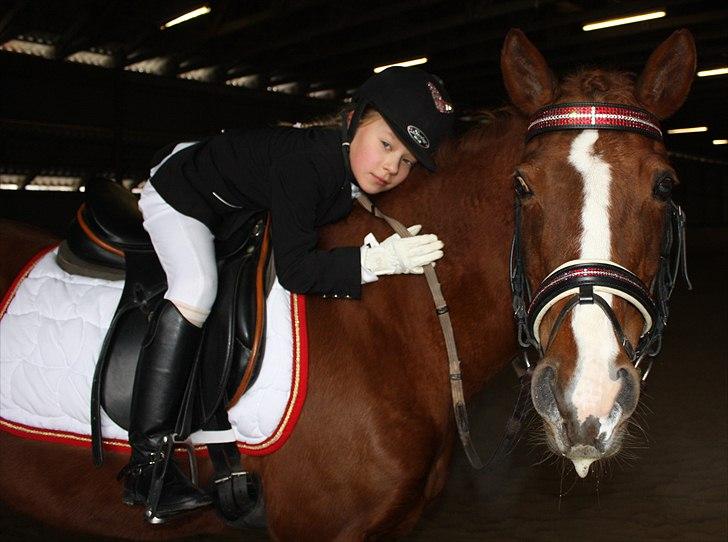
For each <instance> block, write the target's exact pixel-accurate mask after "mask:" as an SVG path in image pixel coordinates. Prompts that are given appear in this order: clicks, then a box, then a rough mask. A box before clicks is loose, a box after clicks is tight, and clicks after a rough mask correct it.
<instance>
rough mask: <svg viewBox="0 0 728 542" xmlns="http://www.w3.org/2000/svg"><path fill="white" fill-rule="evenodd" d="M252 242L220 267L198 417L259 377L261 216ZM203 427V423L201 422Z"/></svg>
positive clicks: (264, 255)
mask: <svg viewBox="0 0 728 542" xmlns="http://www.w3.org/2000/svg"><path fill="white" fill-rule="evenodd" d="M257 218H258V220H257V223H256V226H255V227H254V228H253V230H252V234H251V235H250V237H249V239H248V243H247V244H246V245H245V246H244V247H243V249H242V250H240V251H238V252H237V253H236V254H235V256H234V257H232V258H229V259H228V260H226V261H225V262H223V263H222V264H221V267H220V271H219V275H218V276H219V279H218V280H219V286H218V297H217V298H216V300H215V304H214V305H213V308H212V312H211V313H210V316H209V317H208V319H207V322H206V323H205V335H204V338H203V343H202V348H201V354H200V355H201V356H202V358H201V360H200V372H199V375H198V380H197V384H198V402H199V406H198V407H196V408H195V412H196V414H197V415H198V416H199V419H198V420H196V421H195V422H193V424H196V423H197V421H202V420H207V419H209V418H210V416H212V415H213V414H214V412H215V410H216V408H217V407H218V406H219V405H220V404H221V403H223V404H224V405H227V404H228V402H229V401H230V399H231V398H232V397H233V396H234V395H235V394H236V392H237V391H238V389H239V388H243V389H246V388H247V387H248V386H250V384H252V382H253V381H254V380H255V376H257V371H256V368H257V365H258V364H257V362H258V360H259V359H260V354H261V352H262V350H263V347H262V343H263V342H264V340H263V338H264V337H265V290H264V284H265V281H264V278H265V269H266V265H267V264H268V260H269V258H268V255H269V247H268V227H267V224H266V219H265V216H264V215H261V216H258V217H257ZM202 423H204V422H202Z"/></svg>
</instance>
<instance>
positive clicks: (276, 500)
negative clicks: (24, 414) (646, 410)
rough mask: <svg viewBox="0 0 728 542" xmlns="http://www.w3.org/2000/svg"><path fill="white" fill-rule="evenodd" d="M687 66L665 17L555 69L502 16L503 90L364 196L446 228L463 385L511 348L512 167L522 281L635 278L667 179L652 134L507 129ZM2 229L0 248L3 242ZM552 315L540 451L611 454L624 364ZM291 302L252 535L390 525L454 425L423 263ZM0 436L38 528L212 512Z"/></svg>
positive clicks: (685, 45) (2, 484)
mask: <svg viewBox="0 0 728 542" xmlns="http://www.w3.org/2000/svg"><path fill="white" fill-rule="evenodd" d="M694 68H695V50H694V45H693V41H692V37H691V36H690V34H689V33H688V32H687V31H678V32H676V33H674V34H673V35H672V36H671V37H670V38H669V39H668V40H667V41H665V42H664V43H663V44H662V45H660V46H659V47H658V48H657V50H656V51H655V52H654V53H653V54H652V55H651V57H650V58H649V60H648V62H647V65H646V67H645V68H644V71H643V72H642V74H641V75H640V76H639V78H637V79H634V78H633V77H631V76H630V75H628V74H625V73H621V72H616V71H605V70H601V69H589V70H583V71H580V72H578V73H575V74H572V75H570V76H569V77H567V78H565V79H564V80H562V81H561V82H559V81H557V80H556V79H555V78H554V76H553V75H552V73H551V71H550V70H549V68H548V66H547V64H546V62H545V60H544V59H543V57H542V56H541V54H540V53H539V52H538V51H537V50H536V48H535V47H534V46H533V45H532V44H531V43H530V42H529V41H528V40H527V38H526V37H525V36H524V35H523V34H522V33H521V32H520V31H518V30H512V31H511V32H510V33H509V34H508V36H507V38H506V40H505V45H504V48H503V52H502V71H503V75H504V80H505V86H506V88H507V90H508V92H509V94H510V97H511V100H512V102H513V104H514V107H511V108H509V109H507V110H504V111H502V112H498V113H496V114H493V115H491V117H490V119H489V122H487V123H485V124H483V125H481V126H479V127H477V128H475V129H473V130H472V131H470V132H469V133H467V134H466V135H464V136H463V137H462V138H460V139H458V140H454V141H452V142H450V143H449V144H448V145H445V146H444V147H443V148H442V149H441V151H440V152H439V156H438V160H439V163H440V170H439V173H438V174H436V175H429V174H426V173H418V174H413V176H412V177H413V178H411V179H410V180H409V181H408V182H407V183H405V184H404V185H402V186H401V187H400V188H398V189H397V190H395V191H393V192H391V193H386V194H383V195H382V196H381V197H380V198H379V199H378V202H377V204H378V206H379V207H380V208H381V209H382V210H383V211H384V212H386V213H387V214H389V215H392V216H395V217H396V218H398V219H399V220H400V221H402V222H403V223H405V224H414V223H422V224H424V225H425V229H426V230H427V231H432V232H436V233H437V234H438V235H439V236H440V237H441V238H442V239H443V240H444V242H445V247H446V257H445V258H444V259H443V260H441V262H438V264H437V272H438V274H439V277H440V281H441V283H442V287H443V292H444V295H445V297H446V299H447V301H448V304H449V307H450V315H451V318H452V322H453V327H454V330H455V337H456V340H457V345H458V350H459V355H460V358H461V362H462V373H463V382H464V388H465V394H466V397H472V395H473V394H475V393H477V392H479V391H480V390H482V389H483V387H484V385H485V384H486V382H487V381H488V380H489V378H491V377H492V376H493V375H494V374H495V372H496V371H498V370H499V369H501V368H502V367H503V366H504V365H505V363H506V362H507V361H508V360H510V359H511V358H512V357H513V356H514V354H516V353H517V351H518V342H517V340H516V327H515V326H514V323H513V320H514V319H513V306H512V296H511V294H510V292H509V264H510V257H509V255H510V250H511V241H512V238H513V232H514V225H515V221H514V172H515V183H516V187H517V192H518V193H519V194H520V196H521V198H520V199H521V209H522V218H521V219H520V229H521V231H522V236H521V237H522V247H521V249H522V253H523V255H524V262H525V264H524V267H523V271H524V276H525V278H526V280H527V282H528V285H529V287H530V289H531V290H532V291H536V289H537V288H538V285H539V283H540V282H541V281H542V280H543V279H544V278H545V277H547V275H548V274H549V273H550V272H551V271H552V270H554V269H556V268H558V267H559V266H561V265H562V264H564V263H565V262H571V261H581V260H586V259H588V260H593V261H611V262H613V263H614V264H617V265H618V266H621V267H623V268H626V269H629V270H631V271H632V272H633V273H634V274H635V275H636V276H637V277H638V278H639V279H640V280H641V281H642V282H643V283H645V284H650V283H651V281H652V279H653V277H654V276H655V274H656V272H657V270H658V259H659V250H660V239H661V234H662V232H663V229H664V227H665V220H666V219H665V216H666V213H665V209H666V206H667V205H668V203H667V202H666V199H667V198H666V195H667V192H669V188H670V186H669V185H670V184H671V183H672V182H673V180H674V179H675V174H674V171H673V170H672V169H671V168H670V165H669V163H668V160H667V153H666V150H665V147H664V146H663V144H662V142H661V141H659V140H656V139H651V138H649V137H646V136H645V135H641V134H637V133H632V132H620V131H601V130H599V131H597V130H569V131H559V132H550V133H545V134H541V135H538V136H536V137H533V138H532V139H530V140H529V142H528V143H525V135H526V132H527V128H528V125H529V122H528V118H529V117H530V116H531V115H533V114H534V112H536V111H537V110H538V109H539V108H542V107H543V106H547V105H549V104H553V103H564V102H609V103H619V104H624V105H627V106H638V107H641V108H644V109H646V110H648V111H650V112H651V113H652V114H653V115H655V116H656V117H659V118H664V117H667V116H668V115H670V114H672V113H673V112H674V111H675V110H676V109H677V108H678V107H679V106H680V105H681V103H682V102H683V101H684V99H685V97H686V95H687V92H688V90H689V87H690V83H691V81H692V77H693V72H694ZM369 231H374V233H375V234H376V235H377V237H380V236H386V235H389V234H390V232H389V231H388V227H387V226H385V225H384V223H383V222H381V221H379V220H377V219H375V218H374V217H372V216H371V215H369V214H367V213H366V212H365V211H363V210H361V209H357V210H355V211H354V212H353V213H352V214H351V215H350V217H349V218H348V219H347V220H346V221H344V222H343V223H339V224H337V225H335V226H331V227H328V228H326V229H325V230H324V231H323V232H322V245H323V246H324V247H329V246H334V245H343V244H355V243H357V242H358V240H360V239H362V238H363V237H364V235H365V234H366V233H367V232H369ZM11 241H12V240H11V239H8V241H7V242H4V243H3V252H6V251H8V250H10V251H12V250H13V249H14V247H13V245H14V243H13V242H11ZM2 258H4V256H0V260H2ZM606 302H607V304H608V305H609V306H610V307H611V310H612V311H613V314H614V317H615V318H616V320H617V321H618V323H620V324H621V328H622V329H623V330H624V333H625V335H626V337H628V338H629V339H630V341H631V342H632V343H635V342H636V341H637V340H638V338H639V336H640V334H641V332H642V329H643V320H642V316H641V313H640V312H639V311H638V310H636V309H635V308H633V306H632V305H631V304H629V303H627V302H625V301H624V300H623V299H622V298H621V297H619V296H616V295H615V296H606ZM565 303H566V299H562V300H558V301H557V302H556V304H555V305H554V306H553V307H552V308H551V309H550V310H548V311H547V312H546V313H545V316H544V317H543V319H542V320H541V322H540V326H539V327H538V329H537V332H538V334H539V335H540V336H541V337H542V338H543V337H547V336H548V335H550V333H551V331H552V328H553V327H554V326H555V321H556V320H558V318H557V314H558V313H559V311H560V307H561V306H563V305H564V304H565ZM566 318H567V320H568V321H567V322H566V323H564V325H563V326H561V327H560V329H559V330H558V333H556V334H555V339H554V340H553V341H550V342H551V344H550V345H549V346H548V348H547V349H546V355H545V357H544V359H543V360H542V361H541V363H540V364H539V365H538V368H537V369H536V370H535V372H534V376H533V394H534V403H535V405H536V407H537V410H538V412H539V413H540V414H542V416H543V418H544V427H545V431H546V433H547V435H548V440H549V442H550V444H551V446H552V447H553V449H554V451H555V452H556V453H558V454H563V455H565V456H568V457H569V458H570V459H572V461H574V464H575V465H576V466H577V469H581V470H582V471H583V465H584V462H586V463H587V470H588V463H590V462H591V461H593V460H594V459H595V458H594V457H593V453H594V451H595V450H599V454H600V457H606V456H608V455H612V454H614V453H616V452H617V451H618V449H619V447H620V442H621V439H622V435H623V434H624V431H625V426H626V423H625V421H626V419H627V418H628V417H629V415H630V414H631V411H632V410H633V409H634V405H635V404H636V402H637V400H638V394H639V388H640V386H639V378H640V377H639V374H638V370H637V369H635V368H634V367H633V366H632V365H631V363H630V359H629V358H628V356H627V355H626V354H625V353H624V352H623V350H622V349H620V347H619V345H618V344H617V343H616V341H615V333H614V331H613V329H612V325H611V323H610V321H609V319H608V317H607V315H606V313H605V312H604V311H603V310H601V309H600V308H598V307H596V306H587V305H584V306H581V305H579V306H578V307H576V308H575V309H574V311H573V313H571V312H570V313H569V314H568V315H567V317H566ZM308 319H309V320H308V324H309V343H310V351H309V358H310V366H309V371H310V373H309V385H308V386H309V388H308V395H307V400H306V403H305V406H304V408H303V411H302V414H301V417H300V420H299V422H298V426H297V428H296V430H295V431H294V433H293V435H292V436H291V438H290V440H289V441H288V442H287V443H286V445H285V446H283V448H281V449H280V450H279V451H277V452H276V453H274V454H272V455H269V456H264V457H250V458H246V459H245V464H246V467H247V468H249V469H252V470H254V471H256V472H258V473H259V474H260V476H261V478H262V481H263V488H264V494H265V501H266V512H267V520H268V532H269V535H270V536H271V538H273V539H275V540H297V541H300V540H369V539H379V538H382V537H387V538H390V537H396V536H402V535H404V534H406V533H407V532H409V531H410V530H411V529H412V527H413V526H414V525H415V523H416V522H417V521H418V518H419V517H420V515H421V513H422V510H423V508H424V507H425V505H427V503H429V502H430V501H432V499H433V498H434V497H435V496H436V495H437V494H438V493H439V492H440V491H441V490H442V488H443V486H444V484H445V479H446V477H447V472H448V464H449V463H450V459H451V456H452V454H453V450H454V448H455V445H456V440H457V439H456V426H455V422H454V416H453V407H452V402H451V396H450V394H451V392H450V384H449V378H448V367H447V355H446V352H445V346H444V344H443V339H442V333H441V331H440V326H439V324H438V320H437V317H436V315H435V312H434V311H433V309H432V300H431V297H430V294H429V291H428V288H427V285H426V283H425V280H424V279H422V278H419V277H413V276H392V277H385V278H382V279H381V280H380V281H379V282H377V283H375V284H371V285H368V286H367V287H366V288H365V292H364V297H363V299H362V300H361V301H344V300H333V299H323V298H317V297H310V298H309V299H308ZM544 390H546V391H544ZM617 406H619V408H617ZM606 425H609V427H606V428H605V426H606ZM605 432H608V435H606V436H605V434H604V433H605ZM599 439H601V440H600V441H599V442H597V440H599ZM0 449H1V450H2V451H1V452H0V472H1V473H2V475H1V476H0V494H1V495H2V498H3V500H4V501H6V502H7V503H8V504H9V505H12V506H13V507H15V508H17V509H18V510H21V511H22V512H24V513H26V514H29V515H32V516H34V517H38V518H41V519H42V520H43V521H45V522H48V523H51V524H53V525H56V526H60V527H63V528H66V529H69V530H76V531H84V532H88V533H97V534H105V535H108V536H116V537H129V538H137V539H140V538H147V539H154V538H172V537H174V536H182V535H191V534H193V533H214V532H218V531H220V530H221V529H222V528H223V527H222V526H221V523H219V522H218V520H217V519H216V517H215V516H214V515H213V514H212V513H211V512H205V513H201V514H197V515H190V516H188V517H185V518H181V519H179V520H178V521H176V522H170V523H169V524H167V525H162V526H149V525H146V524H145V523H144V521H143V520H142V511H141V510H140V509H128V508H127V507H124V506H123V505H122V504H121V499H120V494H121V490H120V487H119V485H118V483H117V482H116V481H115V479H114V477H115V474H116V472H117V470H118V469H119V468H120V467H121V466H122V465H123V464H124V463H125V461H126V458H124V457H121V456H119V455H114V454H108V455H109V456H110V457H109V459H108V460H107V463H106V465H105V466H104V467H103V468H102V469H100V470H94V469H93V467H92V466H91V455H90V452H88V451H86V450H82V449H76V448H71V447H62V446H58V445H50V444H46V443H40V442H29V441H25V440H21V439H18V438H16V437H12V436H9V435H7V434H2V435H0ZM474 475H476V474H475V473H474Z"/></svg>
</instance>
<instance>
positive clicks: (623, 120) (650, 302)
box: [510, 102, 692, 382]
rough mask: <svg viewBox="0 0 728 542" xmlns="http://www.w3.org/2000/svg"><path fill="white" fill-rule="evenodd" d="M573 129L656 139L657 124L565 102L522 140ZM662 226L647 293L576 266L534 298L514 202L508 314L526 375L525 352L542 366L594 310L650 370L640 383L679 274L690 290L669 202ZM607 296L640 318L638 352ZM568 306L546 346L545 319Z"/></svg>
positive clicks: (681, 219)
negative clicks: (566, 326)
mask: <svg viewBox="0 0 728 542" xmlns="http://www.w3.org/2000/svg"><path fill="white" fill-rule="evenodd" d="M570 129H579V130H585V129H596V130H620V131H626V132H634V133H639V134H642V135H645V136H648V137H651V138H654V139H658V140H661V139H662V132H661V130H660V127H659V121H658V120H657V119H656V118H655V117H653V116H652V115H651V114H650V113H649V112H647V111H645V110H643V109H639V108H636V107H632V106H625V105H619V104H609V103H596V102H595V103H591V102H589V103H584V102H580V103H569V104H556V105H552V106H548V107H546V108H543V109H541V110H540V111H538V112H537V113H536V114H535V115H534V118H533V119H532V121H531V123H530V125H529V128H528V132H527V134H526V141H529V140H530V139H531V138H533V137H535V136H537V135H539V134H542V133H545V132H552V131H560V130H570ZM665 213H666V219H665V227H664V230H663V234H662V244H661V248H660V263H659V266H658V270H657V274H656V275H655V278H654V280H653V282H652V286H651V287H647V285H645V284H644V283H643V282H642V280H641V279H640V278H639V277H638V276H637V275H636V274H634V273H632V272H631V271H630V270H628V269H626V268H624V267H622V266H621V265H619V264H617V263H615V262H612V261H603V260H573V261H569V262H566V263H564V264H562V265H560V266H559V267H557V268H556V269H554V270H553V271H552V272H551V273H550V274H549V275H548V276H547V277H546V278H545V279H544V280H543V281H542V282H541V284H540V285H539V286H538V288H537V289H536V291H535V292H534V293H531V291H530V289H529V283H528V277H527V276H526V271H525V262H524V254H523V250H522V239H521V235H522V232H521V229H522V196H521V195H520V194H517V195H516V201H515V231H514V235H513V243H512V245H511V257H510V281H511V291H512V294H513V311H514V315H515V318H516V323H517V329H518V343H519V345H520V346H521V349H522V356H523V361H524V363H525V365H526V369H527V372H528V373H530V372H531V371H532V369H533V367H534V366H535V364H534V363H533V362H532V361H531V360H530V359H529V357H528V352H529V350H530V349H533V350H535V351H536V352H537V354H538V357H539V359H543V357H544V356H545V355H546V353H547V352H548V350H549V347H550V346H551V345H552V344H553V341H554V338H555V337H556V334H557V333H558V331H559V329H560V328H561V325H562V324H563V322H564V320H565V319H566V316H567V315H568V314H569V313H570V312H571V311H572V310H573V309H574V307H576V306H577V305H596V306H598V307H599V308H600V309H602V310H603V311H604V313H605V314H606V316H607V318H608V319H609V321H610V323H611V325H612V328H613V329H614V334H615V336H616V338H617V341H618V342H619V344H620V345H621V347H622V349H623V350H624V353H625V354H626V355H627V357H628V359H629V360H630V361H631V362H632V363H633V364H634V366H635V367H637V368H639V367H640V365H641V364H642V363H643V361H644V359H645V358H650V359H649V364H648V365H647V367H646V369H643V371H642V381H643V382H644V381H645V380H646V379H647V376H648V375H649V373H650V370H651V369H652V363H653V358H654V357H655V356H657V354H658V353H659V352H660V349H661V346H662V334H663V332H664V329H665V326H666V325H667V318H668V315H669V300H670V296H671V295H672V291H673V289H674V288H675V282H676V280H677V275H678V272H679V270H680V269H682V272H683V275H684V277H685V280H686V282H687V284H688V287H689V288H692V286H691V285H690V280H689V278H688V275H687V262H686V257H685V255H686V254H685V213H684V212H683V211H682V209H681V208H680V206H679V205H677V204H676V203H675V202H674V201H672V199H669V198H668V199H667V200H666V205H665ZM604 294H612V295H614V296H617V297H620V298H621V299H623V300H624V301H626V302H627V303H629V304H630V305H632V306H633V307H634V308H636V309H637V310H638V311H639V313H640V314H641V315H642V318H643V320H644V326H643V329H642V333H641V335H640V337H639V340H638V341H637V344H636V345H633V344H632V342H631V341H630V340H629V338H628V337H627V336H626V334H625V333H624V330H623V329H622V325H621V324H620V322H619V319H618V318H617V316H616V314H615V313H614V310H613V309H612V307H611V306H610V305H609V303H608V302H607V301H606V300H605V298H604ZM561 300H565V303H564V305H563V306H562V308H561V310H560V312H559V314H558V315H557V317H556V319H555V321H554V324H553V326H552V328H551V331H550V333H549V338H548V342H547V343H546V344H545V345H544V343H543V341H542V339H541V337H540V334H539V328H540V325H541V321H542V320H543V318H544V316H545V315H546V313H548V312H549V310H551V308H552V307H554V305H556V304H557V303H558V302H559V301H561Z"/></svg>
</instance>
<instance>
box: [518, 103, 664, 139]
mask: <svg viewBox="0 0 728 542" xmlns="http://www.w3.org/2000/svg"><path fill="white" fill-rule="evenodd" d="M557 130H558V131H560V130H622V131H625V132H635V133H638V134H642V135H645V136H647V137H651V138H653V139H657V140H658V141H662V130H661V129H660V121H659V120H658V119H657V117H655V116H654V115H653V114H652V113H650V112H649V111H646V110H644V109H642V108H640V107H635V106H631V105H621V104H609V103H602V102H573V103H560V104H554V105H548V106H546V107H543V108H541V109H539V110H538V111H537V112H536V113H535V114H534V116H533V117H532V119H531V123H530V124H529V125H528V130H527V132H526V141H527V142H528V141H529V140H531V138H533V137H535V136H537V135H539V134H543V133H545V132H554V131H557Z"/></svg>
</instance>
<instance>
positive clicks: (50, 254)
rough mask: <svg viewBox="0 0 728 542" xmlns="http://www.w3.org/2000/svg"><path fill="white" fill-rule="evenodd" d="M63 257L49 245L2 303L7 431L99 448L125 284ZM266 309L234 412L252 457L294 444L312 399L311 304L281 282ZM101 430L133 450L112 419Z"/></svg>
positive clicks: (0, 407)
mask: <svg viewBox="0 0 728 542" xmlns="http://www.w3.org/2000/svg"><path fill="white" fill-rule="evenodd" d="M56 253H57V247H50V249H46V250H45V251H43V252H41V253H40V254H38V255H37V256H36V257H35V258H33V260H31V261H30V262H28V264H27V265H26V267H25V269H23V271H22V272H21V273H20V275H19V276H18V278H17V279H16V280H15V282H14V283H13V285H12V286H11V288H10V290H9V291H8V292H7V294H6V295H5V297H4V299H3V300H2V302H1V303H0V429H2V430H5V431H7V432H10V433H13V434H15V435H18V436H21V437H26V438H31V439H35V440H47V441H54V442H64V443H68V444H75V445H81V446H90V442H91V437H90V434H91V425H90V397H91V382H92V380H93V374H94V368H95V365H96V361H97V359H98V355H99V352H100V350H101V345H102V343H103V340H104V336H105V334H106V331H107V330H108V327H109V324H110V323H111V319H112V317H113V315H114V311H115V309H116V305H117V304H118V302H119V298H120V297H121V292H122V289H123V287H124V282H123V281H109V280H103V279H94V278H88V277H82V276H79V275H70V274H68V273H66V272H65V271H63V270H62V269H61V268H60V267H58V265H57V264H56ZM267 311H268V312H267V325H266V349H265V356H264V359H263V360H261V363H262V366H261V369H260V374H259V376H258V378H257V380H256V381H255V383H254V384H253V386H252V387H251V388H250V389H249V390H248V391H247V392H246V393H245V395H243V397H241V399H240V400H239V401H238V402H237V403H236V404H235V405H233V406H232V407H231V408H230V410H229V412H228V417H229V419H230V424H231V425H232V428H233V432H234V435H235V439H236V440H237V443H238V448H239V449H240V451H241V452H242V453H244V454H248V455H265V454H268V453H271V452H273V451H275V450H277V449H278V448H280V447H281V446H282V445H283V444H284V443H285V441H286V439H287V438H288V436H289V435H290V433H291V431H292V429H293V426H294V425H295V423H296V421H297V419H298V415H299V414H300V411H301V408H302V407H303V402H304V399H305V395H306V379H307V369H308V356H307V337H306V322H305V312H306V311H305V297H304V296H299V295H296V294H291V293H290V292H288V291H286V290H285V289H283V287H282V286H281V285H280V284H279V283H278V281H277V280H276V282H275V284H274V285H273V287H272V289H271V292H270V295H269V296H268V300H267ZM101 425H102V434H103V436H104V443H105V445H107V446H110V447H114V448H127V449H128V443H127V433H126V430H124V429H122V428H121V427H119V426H118V425H117V424H116V423H114V422H113V421H112V420H111V419H110V418H109V417H108V416H107V415H106V414H105V413H104V412H102V422H101ZM191 440H192V442H193V443H195V442H205V440H206V439H205V437H204V435H201V436H200V435H198V434H193V435H192V437H191Z"/></svg>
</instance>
